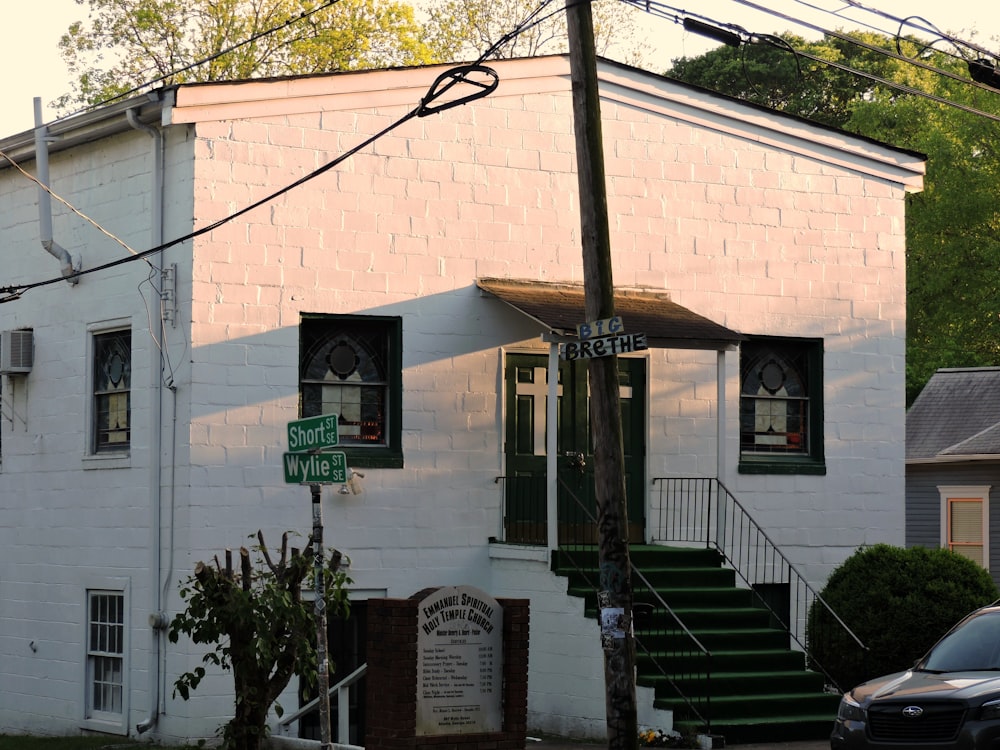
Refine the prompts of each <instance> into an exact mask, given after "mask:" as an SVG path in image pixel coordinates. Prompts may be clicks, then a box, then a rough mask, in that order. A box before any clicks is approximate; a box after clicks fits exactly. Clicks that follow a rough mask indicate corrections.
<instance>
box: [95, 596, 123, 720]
mask: <svg viewBox="0 0 1000 750" xmlns="http://www.w3.org/2000/svg"><path fill="white" fill-rule="evenodd" d="M125 635H126V630H125V594H124V593H123V592H121V591H112V590H102V589H90V590H88V591H87V676H86V689H87V697H86V718H87V719H88V720H92V721H96V722H102V723H103V722H108V723H111V724H121V723H122V722H123V721H124V714H125V697H126V696H125V675H126V671H125Z"/></svg>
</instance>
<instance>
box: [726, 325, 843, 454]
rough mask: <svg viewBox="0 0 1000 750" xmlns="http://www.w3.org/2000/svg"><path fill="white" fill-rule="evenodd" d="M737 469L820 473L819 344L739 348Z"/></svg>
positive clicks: (784, 342) (775, 342)
mask: <svg viewBox="0 0 1000 750" xmlns="http://www.w3.org/2000/svg"><path fill="white" fill-rule="evenodd" d="M739 470H740V471H741V472H743V473H752V474H769V473H775V474H777V473H787V474H825V473H826V465H825V459H824V448H823V342H822V341H820V340H816V339H787V338H772V337H754V338H751V339H748V340H747V341H744V342H743V344H742V345H741V346H740V463H739Z"/></svg>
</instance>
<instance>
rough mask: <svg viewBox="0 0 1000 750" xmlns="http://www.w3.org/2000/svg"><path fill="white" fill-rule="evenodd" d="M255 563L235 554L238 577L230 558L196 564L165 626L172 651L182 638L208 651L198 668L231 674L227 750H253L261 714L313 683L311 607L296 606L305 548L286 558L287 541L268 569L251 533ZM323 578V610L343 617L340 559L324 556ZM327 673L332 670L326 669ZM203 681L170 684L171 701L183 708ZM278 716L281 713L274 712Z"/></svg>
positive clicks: (310, 569)
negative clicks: (176, 698)
mask: <svg viewBox="0 0 1000 750" xmlns="http://www.w3.org/2000/svg"><path fill="white" fill-rule="evenodd" d="M257 539H258V542H259V544H258V546H255V547H254V551H255V552H256V553H257V556H256V559H254V560H251V553H250V551H249V550H248V549H247V548H246V547H243V548H241V549H240V569H239V570H234V569H233V567H232V561H231V560H230V559H229V557H228V553H227V559H226V563H225V565H224V566H223V565H220V564H219V561H218V559H216V561H215V566H214V567H212V566H210V565H206V564H204V563H198V565H197V566H195V572H194V575H193V576H191V577H190V578H188V579H187V581H185V582H184V585H183V587H182V588H181V592H180V594H181V598H182V599H184V600H185V602H186V603H187V606H186V608H185V609H184V611H183V612H180V613H179V614H177V615H176V616H175V617H174V619H173V620H172V622H171V623H170V630H169V633H168V637H169V638H170V641H171V642H172V643H177V641H178V640H179V638H180V636H181V635H186V636H189V637H190V638H191V640H192V641H193V642H194V643H196V644H210V645H212V646H213V648H212V650H210V651H208V652H206V653H205V655H204V656H203V657H202V662H203V663H204V664H207V665H212V666H216V667H220V668H222V669H224V670H227V671H230V672H232V675H233V682H234V687H235V693H236V707H235V714H234V716H233V719H232V720H230V721H229V723H228V724H226V725H225V727H224V728H223V732H222V735H223V743H224V744H223V747H224V748H226V750H257V749H258V748H259V747H261V743H262V741H263V739H264V736H265V732H266V723H267V714H268V711H269V710H270V708H271V706H272V705H274V704H275V701H276V700H277V698H278V696H279V695H281V693H282V692H283V691H284V689H285V688H286V687H287V686H288V683H289V681H290V680H291V678H292V676H293V675H296V674H297V675H299V676H300V677H302V678H304V679H305V680H306V681H307V682H308V683H310V684H312V683H315V680H316V675H317V662H316V647H315V643H316V641H315V636H316V618H315V616H314V614H313V608H314V605H313V603H312V602H308V603H307V602H303V601H302V589H303V586H304V585H305V584H308V583H311V582H312V579H313V576H314V565H313V564H314V554H313V551H312V548H311V547H310V548H309V549H307V550H306V551H305V552H302V553H300V552H299V551H298V550H296V549H291V550H289V548H288V534H287V533H286V534H284V535H283V536H282V540H281V551H280V556H279V558H278V560H277V561H274V560H273V559H272V558H271V555H270V554H269V552H268V550H267V547H266V546H265V545H264V537H263V534H262V533H261V532H259V531H258V532H257ZM329 559H330V566H329V570H328V571H326V578H327V580H326V607H327V612H328V613H329V615H330V616H337V615H346V613H347V607H348V604H347V592H346V591H345V590H344V585H345V584H346V583H349V579H348V578H347V576H346V575H345V574H344V573H343V572H342V571H340V570H339V563H340V554H339V553H337V552H336V551H333V554H331V555H330V558H329ZM331 671H332V669H331ZM205 674H206V670H205V667H203V666H198V667H196V668H195V669H193V670H192V671H190V672H186V673H184V674H182V675H181V676H180V677H178V678H177V680H176V681H175V683H174V694H175V695H180V697H181V698H183V699H184V700H187V699H188V698H189V697H190V694H191V691H192V690H195V689H196V688H197V687H198V685H199V684H200V683H201V680H202V679H203V678H204V676H205ZM276 710H277V711H278V714H279V715H280V713H281V708H280V706H277V709H276Z"/></svg>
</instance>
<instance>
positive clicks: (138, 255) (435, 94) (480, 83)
mask: <svg viewBox="0 0 1000 750" xmlns="http://www.w3.org/2000/svg"><path fill="white" fill-rule="evenodd" d="M336 1H337V0H331V2H336ZM553 2H554V0H542V1H541V2H540V3H539V5H538V6H537V7H536V8H535V9H534V10H533V11H532V12H531V13H530V14H529V15H528V16H527V17H526V18H525V19H524V20H523V21H521V23H519V24H518V25H517V26H516V27H515V28H514V29H513V30H512V31H510V32H508V33H507V34H505V35H504V36H503V37H501V38H500V39H499V40H498V41H496V42H494V43H493V44H492V45H490V47H489V48H487V50H486V51H485V52H483V53H482V54H481V55H480V56H479V58H478V59H477V60H476V62H475V63H472V64H469V65H462V66H457V67H454V68H451V69H449V70H448V71H446V72H445V73H442V74H441V75H439V76H438V77H437V79H435V81H434V82H433V83H432V84H431V86H430V88H429V89H428V91H427V93H426V94H425V95H424V97H423V98H422V99H421V100H420V103H419V104H418V105H417V106H416V107H414V108H413V109H411V110H410V111H409V112H407V113H406V114H405V115H403V116H402V117H400V118H399V119H397V120H396V121H394V122H392V123H390V124H389V125H387V126H386V127H385V128H383V129H382V130H380V131H379V132H377V133H375V134H374V135H371V136H369V137H368V138H365V139H364V140H363V141H361V142H360V143H358V144H357V145H355V146H353V147H352V148H350V149H349V150H348V151H346V152H345V153H343V154H341V155H340V156H338V157H337V158H335V159H333V160H332V161H330V162H327V163H326V164H324V165H323V166H321V167H319V168H318V169H315V170H313V171H312V172H310V173H308V174H306V175H304V176H303V177H300V178H299V179H298V180H295V181H294V182H292V183H289V184H287V185H285V186H284V187H282V188H279V189H278V190H276V191H274V192H273V193H271V194H270V195H267V196H266V197H264V198H261V199H260V200H257V201H255V202H253V203H251V204H249V205H247V206H244V207H243V208H241V209H239V210H238V211H235V212H233V213H231V214H229V215H227V216H225V217H223V218H221V219H218V220H217V221H215V222H213V223H211V224H209V225H207V226H205V227H202V228H201V229H196V230H194V231H192V232H189V233H188V234H186V235H183V236H181V237H177V238H175V239H173V240H170V241H168V242H165V243H162V244H160V245H157V246H156V247H151V248H149V249H147V250H143V251H140V252H135V254H134V255H132V256H128V257H123V258H118V259H117V260H114V261H109V262H108V263H104V264H102V265H99V266H94V267H93V268H88V269H85V270H81V271H77V272H76V273H74V274H72V275H70V276H65V277H64V276H59V277H53V278H50V279H46V280H44V281H38V282H34V283H31V284H21V285H11V286H4V287H0V295H5V296H2V297H0V303H4V302H12V301H14V300H17V299H19V298H20V297H21V296H22V295H23V294H24V293H25V292H27V291H30V290H32V289H37V288H39V287H43V286H49V285H51V284H55V283H57V282H60V281H65V280H67V279H73V278H79V277H80V276H85V275H89V274H91V273H97V272H99V271H105V270H108V269H111V268H115V267H117V266H120V265H123V264H125V263H131V262H133V261H135V260H141V259H144V258H146V257H147V256H149V255H154V254H156V253H159V252H162V251H163V250H166V249H168V248H171V247H174V246H176V245H180V244H183V243H185V242H188V241H190V240H193V239H195V238H197V237H200V236H202V235H204V234H207V233H208V232H212V231H214V230H215V229H218V228H219V227H221V226H223V225H225V224H227V223H229V222H231V221H233V220H235V219H237V218H239V217H240V216H243V215H244V214H246V213H249V212H250V211H253V210H254V209H257V208H260V207H261V206H263V205H265V204H267V203H270V202H271V201H273V200H276V199H277V198H279V197H281V196H282V195H284V194H285V193H288V192H289V191H291V190H294V189H295V188H297V187H299V186H300V185H303V184H305V183H307V182H309V181H311V180H313V179H315V178H317V177H319V176H320V175H322V174H325V173H326V172H328V171H330V170H331V169H333V168H334V167H336V166H339V165H340V164H341V163H343V162H344V161H346V160H347V159H349V158H350V157H352V156H354V154H356V153H358V152H359V151H361V150H362V149H364V148H366V147H368V146H369V145H371V144H372V143H375V142H376V141H377V140H379V139H380V138H382V137H383V136H385V135H387V134H388V133H390V132H391V131H393V130H395V129H396V128H397V127H399V126H400V125H402V124H403V123H405V122H408V121H409V120H411V119H413V118H415V117H425V116H427V115H430V114H435V113H438V112H442V111H444V110H446V109H450V108H452V107H456V106H459V105H461V104H466V103H468V102H470V101H473V100H475V99H479V98H482V97H484V96H488V95H489V94H491V93H492V92H493V91H494V90H495V89H496V87H497V85H498V84H499V76H498V75H497V74H496V72H495V71H493V70H492V69H491V68H488V67H485V66H483V65H482V62H483V61H485V60H486V59H487V58H488V57H489V56H491V55H493V54H494V53H496V52H497V51H498V50H499V49H500V48H501V47H502V46H503V45H505V44H507V43H509V42H510V41H512V40H514V39H516V38H517V37H518V36H519V35H520V34H522V33H524V32H525V31H527V30H528V29H530V28H532V27H534V26H535V25H537V24H539V23H542V22H544V21H545V20H546V19H547V18H548V17H549V16H542V13H543V11H544V10H545V9H546V8H547V7H548V6H549V5H551V4H552V3H553ZM329 4H331V3H328V5H329ZM472 74H479V75H481V76H483V77H484V78H485V80H474V79H472V78H470V77H469V76H470V75H472ZM461 83H465V84H469V85H472V86H473V87H475V88H478V89H479V90H478V91H475V92H473V93H472V94H468V95H466V96H463V97H459V98H457V99H453V100H449V101H446V102H444V103H442V104H437V105H435V104H434V103H433V102H434V101H436V100H437V99H439V98H441V97H443V96H444V95H445V94H447V92H448V91H450V90H451V89H452V88H454V87H455V86H456V85H458V84H461ZM11 163H13V162H11Z"/></svg>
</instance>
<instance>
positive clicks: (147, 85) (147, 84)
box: [56, 0, 340, 122]
mask: <svg viewBox="0 0 1000 750" xmlns="http://www.w3.org/2000/svg"><path fill="white" fill-rule="evenodd" d="M338 2H340V0H327V1H326V2H325V3H323V4H322V5H319V6H317V7H315V8H313V9H312V10H307V11H303V12H302V13H300V14H299V15H297V16H296V17H295V18H290V19H289V20H287V21H285V22H284V23H281V24H278V25H277V26H274V27H272V28H270V29H266V30H264V31H260V32H258V33H256V34H253V35H252V36H250V37H248V38H246V39H244V40H243V41H241V42H237V43H236V44H234V45H232V46H230V47H227V48H226V49H222V50H219V51H218V52H214V53H212V54H211V55H209V56H208V57H205V58H202V59H201V60H196V61H194V62H193V63H190V64H188V65H185V66H184V67H181V68H176V69H175V70H172V71H170V72H169V73H164V74H163V75H161V76H158V77H157V78H153V79H151V80H148V81H146V82H144V83H140V84H138V85H136V86H133V87H132V88H130V89H129V90H128V91H123V92H121V93H120V94H115V95H114V96H111V97H108V98H107V99H103V100H102V101H99V102H96V103H94V104H88V105H87V106H86V107H81V108H80V109H78V110H76V111H75V112H72V113H70V114H68V115H64V116H63V117H61V118H59V120H63V119H67V118H70V117H75V116H76V115H79V114H82V113H84V112H89V111H91V110H94V109H98V108H100V107H103V106H105V105H107V104H110V103H111V102H116V101H119V100H121V99H126V98H128V97H129V96H131V95H133V94H138V93H140V92H142V91H146V90H148V89H151V88H152V87H153V86H155V85H156V84H158V83H163V82H164V81H167V80H170V79H172V78H174V77H176V76H178V75H180V74H181V73H186V72H188V71H189V70H194V69H195V68H199V67H201V66H202V65H205V64H206V63H210V62H212V61H213V60H218V59H219V58H220V57H223V56H224V55H228V54H229V53H230V52H235V51H236V50H238V49H240V48H241V47H245V46H246V45H248V44H253V43H254V42H256V41H259V40H261V39H263V38H264V37H267V36H270V35H271V34H276V33H277V32H279V31H281V30H283V29H286V28H288V27H289V26H291V25H293V24H296V23H299V22H300V21H304V20H305V19H307V18H309V17H310V16H312V15H314V14H316V13H319V12H320V11H321V10H326V9H327V8H330V7H331V6H333V5H336V4H337V3H338ZM59 120H56V122H58V121H59Z"/></svg>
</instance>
